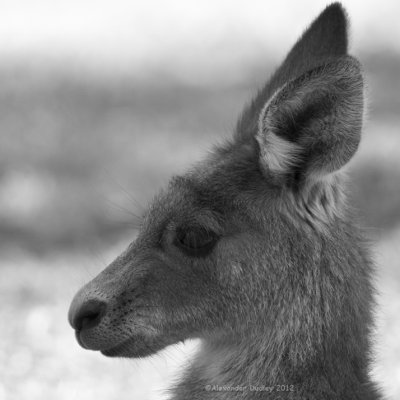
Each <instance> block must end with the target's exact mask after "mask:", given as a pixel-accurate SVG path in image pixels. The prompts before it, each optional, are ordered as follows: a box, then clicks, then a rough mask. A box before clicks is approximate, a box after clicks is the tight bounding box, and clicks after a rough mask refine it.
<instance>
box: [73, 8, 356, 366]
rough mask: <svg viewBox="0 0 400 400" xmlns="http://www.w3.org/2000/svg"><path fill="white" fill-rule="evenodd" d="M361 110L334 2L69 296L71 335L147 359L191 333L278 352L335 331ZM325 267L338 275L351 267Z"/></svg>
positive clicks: (299, 351)
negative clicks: (347, 192)
mask: <svg viewBox="0 0 400 400" xmlns="http://www.w3.org/2000/svg"><path fill="white" fill-rule="evenodd" d="M362 116H363V78H362V73H361V68H360V64H359V63H358V62H357V61H356V60H355V59H354V58H352V57H351V56H349V55H347V33H346V18H345V15H344V13H343V10H342V8H341V6H340V5H338V4H334V5H332V6H329V7H328V8H327V9H326V10H325V11H324V12H323V13H322V14H321V15H320V16H319V17H318V18H317V19H316V20H315V21H314V22H313V24H312V25H311V26H310V27H309V28H308V30H307V31H306V32H305V33H304V34H303V36H302V37H301V38H300V40H299V41H298V42H297V43H296V44H295V46H294V47H293V49H292V50H291V51H290V52H289V54H288V56H287V57H286V59H285V60H284V62H283V63H282V65H281V66H280V67H279V69H277V70H276V72H275V73H274V74H273V76H272V78H271V79H270V80H269V82H268V83H267V84H266V86H265V87H264V88H263V89H262V90H261V91H260V92H259V94H258V95H257V96H256V98H255V99H254V100H253V102H252V103H251V104H250V105H249V106H248V107H247V108H246V109H245V111H244V113H243V115H242V117H241V118H240V120H239V123H238V125H237V129H236V131H235V132H234V135H233V138H232V139H231V140H230V141H229V142H227V143H225V144H224V145H222V146H219V147H217V148H215V149H214V151H213V152H212V154H211V155H209V156H208V157H207V158H206V159H205V160H204V161H203V162H201V163H199V164H198V165H195V166H194V167H193V168H192V169H191V170H190V171H189V172H187V173H186V174H184V175H182V176H178V177H174V178H172V180H171V181H170V183H169V185H168V186H167V187H166V188H165V189H164V190H163V191H162V192H161V193H159V194H158V195H157V196H156V198H155V200H154V201H153V202H152V204H151V205H150V206H149V208H148V210H147V212H146V213H145V215H144V217H143V221H142V224H141V229H140V232H139V234H138V237H137V239H136V240H135V241H134V242H133V243H132V244H131V245H130V246H129V247H128V249H127V250H126V251H125V252H124V253H123V254H122V255H120V256H119V257H118V258H117V259H116V260H115V261H114V262H112V263H111V265H109V266H108V267H107V268H106V269H105V270H104V271H103V272H101V273H100V274H99V275H98V276H97V277H96V278H94V279H93V280H92V281H91V282H89V283H88V284H87V285H85V286H84V287H83V288H82V289H81V290H80V291H79V292H78V293H77V295H76V296H75V298H74V300H73V302H72V305H71V308H70V311H69V319H70V323H71V325H72V326H73V328H74V329H75V330H76V336H77V339H78V341H79V343H80V344H81V345H82V346H83V347H84V348H87V349H91V350H99V351H101V352H102V353H103V354H105V355H107V356H124V357H142V356H147V355H149V354H153V353H155V352H157V351H159V350H161V349H162V348H164V347H166V346H168V345H170V344H173V343H177V342H179V341H183V340H185V339H187V338H201V339H204V341H206V342H209V343H217V342H221V343H222V342H223V343H239V342H241V341H242V340H250V338H252V337H253V336H255V335H256V333H259V332H263V337H265V338H267V339H268V340H269V341H271V342H273V343H274V346H275V349H277V348H280V349H281V353H282V357H286V358H287V357H289V358H292V359H293V360H297V361H301V360H302V359H304V357H306V353H305V351H306V350H304V349H305V347H307V349H308V350H307V351H308V352H310V348H311V347H313V348H314V347H315V346H318V343H320V342H321V340H322V339H321V337H322V335H323V332H325V330H326V329H330V328H331V329H332V330H335V329H337V330H340V329H341V328H339V327H338V326H336V325H334V321H335V320H336V319H335V315H336V314H337V313H339V312H340V309H341V307H342V304H341V303H340V301H341V300H340V299H337V300H336V298H337V297H338V296H333V294H332V291H333V289H332V287H331V286H329V285H330V284H331V282H327V283H326V290H327V291H328V292H327V293H325V294H324V296H325V297H324V296H323V295H322V293H321V290H322V289H321V285H324V284H325V283H321V280H320V279H325V278H323V277H321V276H322V275H323V273H324V271H322V269H321V268H322V267H321V265H324V262H325V261H326V260H325V261H324V257H326V255H325V254H326V252H324V249H325V248H328V249H329V250H328V252H330V256H329V257H331V258H332V257H336V258H335V260H340V259H341V258H344V257H347V255H346V256H344V255H343V254H342V253H341V251H340V248H339V247H340V246H341V244H340V243H342V242H343V241H346V240H350V239H349V236H346V234H345V233H343V232H347V231H346V228H345V226H346V224H347V222H346V218H347V217H346V212H345V208H344V203H343V193H342V186H341V180H342V178H341V175H342V172H341V171H342V169H343V167H344V166H345V165H346V164H347V162H348V161H349V160H350V159H351V158H352V156H353V155H354V153H355V151H356V150H357V147H358V144H359V140H360V132H361V126H362ZM338 232H339V233H338ZM339 242H340V243H339ZM335 243H336V244H335ZM338 243H339V244H338ZM330 273H331V274H333V275H332V276H333V278H332V279H336V280H339V281H340V280H342V279H343V280H344V279H346V273H349V272H346V270H345V269H344V268H343V270H342V269H340V268H339V269H337V270H334V271H333V272H332V271H331V272H330ZM335 274H336V275H335ZM326 279H328V278H326ZM331 295H332V296H331ZM329 296H331V297H332V302H331V303H330V297H329ZM339 297H340V296H339ZM326 299H327V300H326ZM343 307H344V306H343ZM274 338H275V339H274ZM294 338H296V339H295V340H294ZM291 346H292V347H291ZM293 346H294V347H293ZM314 350H315V352H316V351H318V349H317V348H315V349H314Z"/></svg>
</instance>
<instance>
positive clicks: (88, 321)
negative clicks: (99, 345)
mask: <svg viewBox="0 0 400 400" xmlns="http://www.w3.org/2000/svg"><path fill="white" fill-rule="evenodd" d="M106 307H107V305H106V303H104V302H103V301H100V300H87V301H86V302H84V303H82V304H77V305H75V304H72V305H71V309H70V312H69V322H70V324H71V326H72V327H73V328H74V329H75V330H77V331H81V330H83V329H89V328H94V327H95V326H97V325H98V324H99V323H100V321H101V319H102V318H103V316H104V314H105V312H106Z"/></svg>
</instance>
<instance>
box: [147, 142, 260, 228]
mask: <svg viewBox="0 0 400 400" xmlns="http://www.w3.org/2000/svg"><path fill="white" fill-rule="evenodd" d="M256 160H257V158H256V157H255V156H254V152H253V149H252V148H250V147H249V146H247V147H241V148H238V147H235V146H230V147H228V146H225V147H221V148H217V149H216V150H215V151H214V152H213V153H212V154H210V155H209V157H207V159H205V160H204V161H203V162H201V163H199V164H197V165H196V166H195V167H194V168H192V169H191V170H190V171H189V172H188V173H186V174H184V175H182V176H176V177H174V178H172V179H171V181H170V183H169V185H168V187H167V188H166V190H164V191H162V192H161V193H160V194H159V196H157V197H156V199H155V200H154V202H153V204H152V206H151V207H150V210H149V213H150V216H151V217H152V219H154V218H155V219H158V220H160V219H163V218H168V219H171V218H173V219H177V220H181V219H187V218H195V217H196V216H198V217H199V218H207V216H209V217H210V218H211V217H214V218H223V217H224V216H225V215H226V214H227V213H230V212H232V211H234V210H235V209H236V208H237V206H238V204H241V205H242V206H243V202H244V199H249V198H250V197H254V196H259V195H260V193H262V191H263V190H264V189H265V188H266V187H267V185H266V182H265V178H263V176H262V173H261V171H260V168H259V167H258V163H257V162H256Z"/></svg>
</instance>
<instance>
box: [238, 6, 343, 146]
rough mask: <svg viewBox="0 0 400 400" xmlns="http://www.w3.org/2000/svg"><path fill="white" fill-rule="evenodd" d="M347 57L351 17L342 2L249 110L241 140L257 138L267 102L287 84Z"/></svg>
mask: <svg viewBox="0 0 400 400" xmlns="http://www.w3.org/2000/svg"><path fill="white" fill-rule="evenodd" d="M346 54H347V18H346V13H345V11H344V9H343V8H342V6H341V5H340V3H334V4H331V5H330V6H328V7H327V8H326V9H325V10H324V11H323V12H322V13H321V14H320V15H319V16H318V17H317V18H316V19H315V20H314V22H313V23H312V24H311V25H310V27H309V28H308V29H307V30H306V31H305V32H304V33H303V35H302V36H301V37H300V39H299V40H298V41H297V43H296V44H295V45H294V46H293V48H292V49H291V51H290V52H289V54H288V55H287V56H286V58H285V60H284V61H283V63H282V64H281V66H280V67H279V68H278V69H277V70H276V72H275V73H274V74H273V76H272V77H271V79H270V80H269V81H268V83H267V84H266V85H265V87H264V88H263V89H262V90H260V92H259V93H258V95H257V96H256V97H255V99H254V100H253V101H252V103H251V104H250V105H249V107H247V109H245V111H244V112H243V114H242V117H241V119H240V120H239V122H238V126H237V136H238V138H239V139H240V138H249V137H253V136H254V134H255V132H256V130H257V118H258V114H259V112H260V110H261V108H262V107H263V106H264V104H265V102H266V101H267V100H268V99H269V98H270V97H271V96H272V94H273V93H275V91H276V90H277V89H278V88H280V87H281V86H282V85H284V84H285V82H287V81H289V80H292V79H294V78H296V77H298V76H300V75H302V74H304V73H305V72H306V71H308V70H310V69H313V68H315V67H317V66H319V65H322V64H325V63H327V62H329V61H330V60H332V59H334V58H337V57H341V56H344V55H346Z"/></svg>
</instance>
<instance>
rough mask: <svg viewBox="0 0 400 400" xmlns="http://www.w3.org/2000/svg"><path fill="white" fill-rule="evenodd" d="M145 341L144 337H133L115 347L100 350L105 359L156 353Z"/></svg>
mask: <svg viewBox="0 0 400 400" xmlns="http://www.w3.org/2000/svg"><path fill="white" fill-rule="evenodd" d="M158 350H159V349H158V347H157V348H154V347H153V346H152V345H151V344H150V343H148V342H147V341H146V338H145V337H144V336H133V337H130V338H129V339H127V340H124V341H123V342H121V343H119V344H117V345H116V346H113V347H110V348H107V349H103V350H100V352H101V354H103V355H104V356H106V357H127V358H137V357H146V356H149V355H152V354H154V353H156V352H157V351H158Z"/></svg>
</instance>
